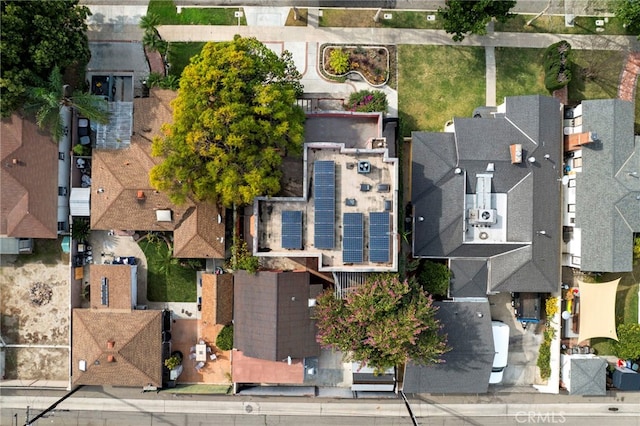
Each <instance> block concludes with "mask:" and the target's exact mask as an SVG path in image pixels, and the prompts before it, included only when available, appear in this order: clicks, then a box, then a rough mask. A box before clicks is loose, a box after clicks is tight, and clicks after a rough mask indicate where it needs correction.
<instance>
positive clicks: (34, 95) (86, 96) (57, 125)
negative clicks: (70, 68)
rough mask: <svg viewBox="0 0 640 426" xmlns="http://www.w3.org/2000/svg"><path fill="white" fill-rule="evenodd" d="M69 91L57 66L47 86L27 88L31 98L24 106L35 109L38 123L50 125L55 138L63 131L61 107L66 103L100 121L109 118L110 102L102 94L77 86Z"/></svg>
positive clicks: (32, 110) (43, 127)
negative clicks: (80, 89) (74, 89)
mask: <svg viewBox="0 0 640 426" xmlns="http://www.w3.org/2000/svg"><path fill="white" fill-rule="evenodd" d="M69 92H70V90H69V86H68V85H65V84H64V83H63V81H62V74H61V73H60V68H58V67H55V68H54V69H53V70H52V71H51V75H50V76H49V81H48V83H47V84H46V86H45V87H32V88H30V89H29V90H28V98H29V100H28V103H27V105H26V106H25V110H27V111H30V112H34V113H35V116H36V123H37V124H38V127H40V128H41V129H48V130H49V131H50V132H51V135H52V136H53V138H54V140H56V141H58V140H60V137H61V136H62V134H63V133H64V123H63V122H62V118H61V117H60V109H61V108H63V107H69V108H73V109H75V110H76V111H77V112H78V113H80V115H82V116H84V117H86V118H88V119H89V120H91V121H95V122H98V123H100V124H107V123H108V122H109V115H110V113H109V111H108V108H107V102H106V101H105V100H104V99H103V98H102V97H101V96H96V95H92V94H90V93H84V92H81V91H78V90H76V91H74V92H73V93H69Z"/></svg>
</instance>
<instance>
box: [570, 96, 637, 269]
mask: <svg viewBox="0 0 640 426" xmlns="http://www.w3.org/2000/svg"><path fill="white" fill-rule="evenodd" d="M633 121H634V107H633V103H631V102H627V101H622V100H619V99H603V100H593V101H584V102H583V103H582V123H583V126H582V129H583V131H591V132H595V133H597V140H596V141H595V142H594V143H592V144H588V145H584V146H583V147H582V172H581V173H577V175H576V180H577V182H576V227H578V228H580V229H581V237H582V243H581V245H582V249H581V262H580V267H581V269H582V270H585V271H603V272H622V271H630V270H631V269H632V262H633V259H632V247H633V233H634V232H640V201H639V200H638V199H637V197H638V196H640V179H638V178H636V177H634V176H631V175H629V173H630V172H637V173H638V174H639V175H640V140H637V141H636V140H634V135H633Z"/></svg>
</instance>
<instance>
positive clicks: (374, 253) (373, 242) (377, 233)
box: [369, 212, 391, 263]
mask: <svg viewBox="0 0 640 426" xmlns="http://www.w3.org/2000/svg"><path fill="white" fill-rule="evenodd" d="M390 239H391V238H390V229H389V212H371V213H369V261H371V262H377V263H386V262H389V242H390Z"/></svg>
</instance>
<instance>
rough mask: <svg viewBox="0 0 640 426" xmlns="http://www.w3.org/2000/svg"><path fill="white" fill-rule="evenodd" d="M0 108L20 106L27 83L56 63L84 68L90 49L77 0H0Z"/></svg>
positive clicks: (5, 111)
mask: <svg viewBox="0 0 640 426" xmlns="http://www.w3.org/2000/svg"><path fill="white" fill-rule="evenodd" d="M1 7H2V26H1V29H0V34H1V35H0V52H2V77H1V78H0V99H1V101H0V106H1V107H0V110H1V112H2V116H3V117H7V116H9V115H11V113H12V112H14V111H16V110H18V109H19V108H20V107H21V106H22V104H23V103H24V101H25V94H26V91H27V88H28V87H36V86H41V85H43V84H44V82H46V80H47V78H48V77H49V75H50V73H51V71H52V70H53V69H54V67H55V66H59V67H60V68H62V69H65V68H66V67H68V66H70V65H75V64H77V65H78V66H79V67H80V68H81V69H84V67H85V66H86V64H87V63H88V62H89V59H90V57H91V53H90V51H89V42H88V40H87V34H86V30H87V24H86V18H87V16H89V15H90V14H91V12H90V11H89V9H88V8H87V7H86V6H79V5H78V0H64V1H62V0H54V1H46V0H31V1H10V0H2V3H1Z"/></svg>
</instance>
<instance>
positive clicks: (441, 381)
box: [403, 301, 495, 393]
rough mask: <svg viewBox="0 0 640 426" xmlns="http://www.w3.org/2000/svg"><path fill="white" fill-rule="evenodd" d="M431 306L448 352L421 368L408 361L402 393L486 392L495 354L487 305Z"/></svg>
mask: <svg viewBox="0 0 640 426" xmlns="http://www.w3.org/2000/svg"><path fill="white" fill-rule="evenodd" d="M435 306H438V308H439V309H438V312H437V314H436V317H437V318H438V319H439V320H440V322H441V323H442V324H443V326H444V327H443V332H444V333H447V335H448V343H447V345H448V346H449V347H450V348H451V351H449V352H447V353H446V354H445V355H444V356H443V359H444V360H445V362H443V363H441V364H434V365H429V366H424V365H419V364H416V363H414V362H412V361H409V362H408V363H407V366H406V368H405V373H404V385H403V390H404V392H407V393H486V392H487V389H488V387H489V376H490V375H491V366H492V364H493V358H494V355H495V350H494V347H493V334H492V333H493V331H492V329H491V313H490V312H489V302H488V301H483V302H438V303H435ZM478 313H481V314H482V317H480V316H479V315H478Z"/></svg>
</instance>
